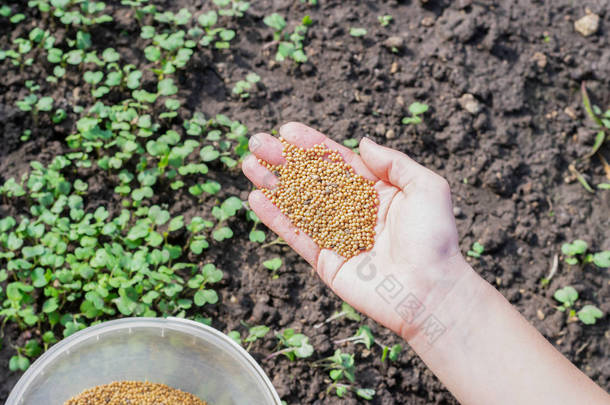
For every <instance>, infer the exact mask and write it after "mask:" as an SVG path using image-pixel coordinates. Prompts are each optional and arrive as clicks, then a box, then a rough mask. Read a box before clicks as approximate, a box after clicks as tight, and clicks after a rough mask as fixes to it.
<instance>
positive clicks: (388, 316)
mask: <svg viewBox="0 0 610 405" xmlns="http://www.w3.org/2000/svg"><path fill="white" fill-rule="evenodd" d="M280 135H281V136H282V137H283V138H284V139H285V140H286V141H288V142H289V143H292V144H295V145H297V146H299V147H302V148H306V149H308V148H310V147H312V146H313V145H316V144H320V143H323V144H325V145H326V146H327V147H328V148H329V149H332V150H336V151H338V152H339V153H341V155H342V156H343V158H344V160H345V162H346V163H347V164H349V165H351V166H352V167H353V168H354V170H355V171H356V172H357V173H358V174H359V175H361V176H363V177H365V178H367V179H371V180H375V181H376V184H375V188H376V190H377V192H378V193H379V201H380V205H379V209H378V220H377V226H376V228H375V231H376V236H375V245H374V247H373V249H372V250H371V251H368V252H363V253H361V254H359V255H357V256H354V257H353V258H351V259H349V260H345V259H344V258H343V257H341V256H339V255H338V254H336V253H335V252H333V251H331V250H328V249H323V250H320V248H319V247H318V246H317V245H316V243H315V242H314V241H313V240H312V239H311V238H310V237H309V236H307V235H306V234H305V233H304V232H295V231H296V229H295V228H294V226H293V225H292V224H291V223H290V221H289V220H288V218H287V217H286V216H284V215H283V214H282V213H281V212H280V210H279V209H278V208H277V207H276V206H274V205H273V204H272V203H271V202H270V201H269V200H268V199H267V198H266V197H265V196H264V195H263V193H262V192H261V191H260V190H255V191H253V192H252V193H251V194H250V197H249V202H250V207H251V208H252V209H253V210H254V212H255V213H256V214H257V215H258V216H259V218H260V219H261V220H262V221H263V222H264V223H265V224H266V225H267V226H268V227H269V228H271V229H272V230H273V231H274V232H275V233H277V234H278V235H279V236H281V237H282V238H283V239H284V240H285V241H286V242H287V243H288V244H289V245H290V246H292V248H293V249H294V250H296V251H297V252H298V253H299V254H300V255H301V256H302V257H303V258H304V259H305V260H307V261H308V262H309V263H310V264H311V265H312V266H313V267H314V268H315V269H316V271H317V273H318V274H319V275H320V277H321V278H322V280H323V281H324V282H325V283H326V284H327V285H328V286H329V287H330V288H331V289H332V290H333V291H334V292H335V293H337V294H338V295H339V296H340V297H341V298H342V299H343V300H345V301H346V302H347V303H349V304H350V305H352V306H353V307H355V308H356V309H357V310H359V311H361V312H363V313H364V314H366V315H368V316H370V317H371V318H373V319H375V320H376V321H378V322H380V323H381V324H383V325H385V326H386V327H388V328H390V329H392V330H394V331H395V332H397V333H398V334H400V335H401V336H402V337H404V338H405V339H407V340H408V339H409V338H410V337H411V336H413V335H414V334H415V333H416V332H417V325H418V323H419V322H420V321H421V320H423V318H422V319H419V318H420V317H417V319H410V318H415V317H414V316H413V317H411V316H410V314H409V311H406V312H405V311H404V308H403V310H397V308H398V306H399V305H400V303H401V301H402V299H404V298H405V297H406V296H407V295H409V294H412V298H413V297H415V298H416V301H419V302H420V303H421V305H422V308H425V309H426V310H428V311H431V310H432V309H433V308H434V307H435V306H437V305H438V304H439V303H440V302H441V301H442V300H443V298H444V296H445V295H446V294H447V293H448V292H449V291H450V290H451V287H452V286H453V285H454V284H455V282H456V281H457V279H458V278H460V277H461V275H462V274H460V271H459V270H454V269H461V268H463V267H464V266H454V265H453V262H454V261H459V260H462V257H461V254H460V251H459V247H458V236H457V230H456V226H455V220H454V217H453V208H452V203H451V194H450V191H449V185H448V183H447V181H446V180H445V179H443V178H442V177H440V176H439V175H437V174H435V173H434V172H432V171H430V170H428V169H426V168H425V167H423V166H421V165H419V164H417V163H416V162H414V161H413V160H411V159H410V158H409V157H407V156H406V155H405V154H403V153H401V152H398V151H396V150H392V149H389V148H386V147H383V146H380V145H377V144H376V143H374V142H373V141H371V140H369V139H367V138H363V139H362V141H361V142H360V156H358V155H357V154H355V153H354V152H352V151H351V150H350V149H348V148H346V147H344V146H342V145H339V144H338V143H336V142H334V141H332V140H330V139H329V138H327V137H326V136H324V135H323V134H321V133H320V132H318V131H316V130H314V129H312V128H309V127H307V126H305V125H303V124H299V123H288V124H286V125H284V126H282V127H281V128H280ZM250 149H251V151H252V152H253V154H254V155H250V156H248V157H247V158H246V159H245V160H244V162H243V165H242V170H243V172H244V174H245V175H246V176H247V177H248V178H249V179H250V180H251V181H252V182H253V183H254V184H255V185H256V186H257V187H265V188H270V187H271V188H272V187H274V186H275V184H276V183H277V181H278V180H277V178H275V176H274V175H273V174H271V173H270V172H269V171H268V170H267V169H266V168H264V167H263V166H262V165H260V164H259V163H258V160H257V158H260V159H263V160H265V161H267V162H269V163H271V164H273V165H278V164H282V163H284V160H283V158H282V155H281V153H282V144H281V143H280V141H279V140H278V139H277V138H275V137H273V136H271V135H268V134H257V135H255V136H253V137H252V139H251V140H250ZM412 298H411V299H412ZM413 311H415V309H413V308H412V314H411V315H414V314H415V312H417V311H415V312H413Z"/></svg>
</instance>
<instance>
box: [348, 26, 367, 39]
mask: <svg viewBox="0 0 610 405" xmlns="http://www.w3.org/2000/svg"><path fill="white" fill-rule="evenodd" d="M349 34H350V35H351V36H352V37H363V36H365V35H366V34H367V30H366V28H358V27H352V28H350V29H349Z"/></svg>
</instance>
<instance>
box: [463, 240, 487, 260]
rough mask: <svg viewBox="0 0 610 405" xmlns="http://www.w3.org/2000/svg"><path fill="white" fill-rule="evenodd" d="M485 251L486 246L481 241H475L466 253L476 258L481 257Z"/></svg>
mask: <svg viewBox="0 0 610 405" xmlns="http://www.w3.org/2000/svg"><path fill="white" fill-rule="evenodd" d="M484 252H485V247H484V246H483V245H481V244H480V243H479V242H474V243H473V244H472V246H471V248H470V249H469V250H468V252H466V254H467V255H468V256H470V257H474V258H475V259H480V258H481V255H482V254H483V253H484Z"/></svg>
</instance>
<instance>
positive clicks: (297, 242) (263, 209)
mask: <svg viewBox="0 0 610 405" xmlns="http://www.w3.org/2000/svg"><path fill="white" fill-rule="evenodd" d="M248 202H249V203H250V208H252V210H254V212H255V213H256V215H258V217H259V218H260V220H261V221H262V222H263V223H264V224H265V225H267V226H268V227H269V228H270V229H271V230H272V231H273V232H275V233H276V234H278V236H280V237H281V238H282V239H284V240H285V241H286V243H288V244H289V245H290V246H291V247H292V248H293V249H294V250H295V251H296V252H297V253H298V254H299V255H301V256H302V257H303V259H305V260H307V262H308V263H309V264H311V266H312V267H313V268H314V269H315V268H316V267H317V264H318V263H317V262H318V256H319V254H320V248H319V247H318V245H317V244H316V242H314V241H313V239H311V238H310V237H309V236H307V234H306V233H305V232H302V231H300V230H298V229H297V228H295V227H294V225H292V223H291V222H290V220H289V219H288V217H286V216H285V215H284V214H282V212H281V211H280V209H279V208H277V207H276V206H275V205H273V203H272V202H271V201H269V199H268V198H267V197H265V195H264V194H263V193H262V192H261V191H260V190H254V191H253V192H251V193H250V196H249V197H248Z"/></svg>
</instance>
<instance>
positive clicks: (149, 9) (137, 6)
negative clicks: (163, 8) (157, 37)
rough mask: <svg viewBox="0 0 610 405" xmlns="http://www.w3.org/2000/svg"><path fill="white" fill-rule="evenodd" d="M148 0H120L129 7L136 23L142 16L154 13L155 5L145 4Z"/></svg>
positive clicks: (140, 21) (139, 21)
mask: <svg viewBox="0 0 610 405" xmlns="http://www.w3.org/2000/svg"><path fill="white" fill-rule="evenodd" d="M148 2H149V0H121V4H122V5H124V6H129V7H131V9H132V11H133V13H134V16H135V18H136V20H137V21H138V23H142V20H143V19H144V17H145V16H146V15H148V14H156V12H157V10H156V7H155V6H154V5H152V4H147V3H148Z"/></svg>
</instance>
